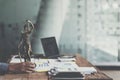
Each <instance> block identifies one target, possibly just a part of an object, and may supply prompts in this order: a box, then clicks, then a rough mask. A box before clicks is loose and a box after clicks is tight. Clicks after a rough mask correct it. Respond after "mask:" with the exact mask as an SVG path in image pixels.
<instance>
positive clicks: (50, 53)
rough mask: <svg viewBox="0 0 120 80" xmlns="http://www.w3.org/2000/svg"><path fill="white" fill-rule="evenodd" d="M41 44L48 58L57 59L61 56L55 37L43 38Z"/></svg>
mask: <svg viewBox="0 0 120 80" xmlns="http://www.w3.org/2000/svg"><path fill="white" fill-rule="evenodd" d="M41 43H42V46H43V50H44V52H45V56H46V57H47V58H57V57H58V56H59V50H58V46H57V42H56V39H55V37H47V38H41Z"/></svg>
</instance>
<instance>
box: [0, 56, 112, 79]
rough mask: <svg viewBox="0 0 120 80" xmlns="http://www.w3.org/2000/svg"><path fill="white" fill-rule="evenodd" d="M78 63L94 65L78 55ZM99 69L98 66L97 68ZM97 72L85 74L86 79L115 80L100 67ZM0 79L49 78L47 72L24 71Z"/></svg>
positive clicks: (85, 65) (87, 65) (82, 65)
mask: <svg viewBox="0 0 120 80" xmlns="http://www.w3.org/2000/svg"><path fill="white" fill-rule="evenodd" d="M76 63H77V64H78V65H79V66H81V67H93V65H92V64H91V63H89V62H88V61H87V60H86V59H84V58H83V57H81V56H80V55H76ZM96 69H97V68H96ZM97 71H98V72H97V73H94V74H89V75H85V80H113V79H112V78H110V77H108V76H107V75H105V74H104V73H102V72H101V71H100V70H99V69H97ZM0 80H48V76H47V75H46V73H44V72H43V73H30V74H27V73H24V74H5V75H1V76H0Z"/></svg>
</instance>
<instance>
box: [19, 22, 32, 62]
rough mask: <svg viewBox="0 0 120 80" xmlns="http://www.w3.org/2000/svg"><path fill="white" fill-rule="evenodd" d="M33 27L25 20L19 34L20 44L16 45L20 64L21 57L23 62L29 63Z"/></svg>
mask: <svg viewBox="0 0 120 80" xmlns="http://www.w3.org/2000/svg"><path fill="white" fill-rule="evenodd" d="M33 29H34V25H33V23H32V22H31V21H30V20H26V22H25V25H24V30H23V31H22V33H21V38H20V43H19V45H18V54H19V57H20V61H21V62H22V57H23V58H24V61H25V62H27V61H31V53H32V49H31V42H30V36H31V34H32V32H33Z"/></svg>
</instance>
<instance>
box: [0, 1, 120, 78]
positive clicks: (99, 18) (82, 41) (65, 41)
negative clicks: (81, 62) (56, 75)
mask: <svg viewBox="0 0 120 80" xmlns="http://www.w3.org/2000/svg"><path fill="white" fill-rule="evenodd" d="M26 20H31V21H32V22H33V23H34V25H35V29H34V31H33V34H32V36H31V38H30V40H31V45H32V50H33V54H44V50H43V48H42V46H41V41H40V39H41V38H44V37H51V36H55V38H56V41H57V45H58V47H59V52H60V53H62V54H72V55H74V54H76V53H77V54H80V55H81V56H82V57H84V58H85V59H87V60H88V61H89V62H91V63H92V64H93V65H95V66H97V67H98V68H100V69H101V70H103V72H104V73H105V74H107V75H109V76H110V77H113V79H114V80H119V79H120V77H119V74H120V72H119V69H120V68H119V67H120V65H119V61H120V1H119V0H0V61H1V62H6V61H7V60H8V58H10V56H11V55H15V54H18V53H17V46H18V44H19V40H20V36H21V31H22V30H23V26H24V23H25V21H26Z"/></svg>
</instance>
